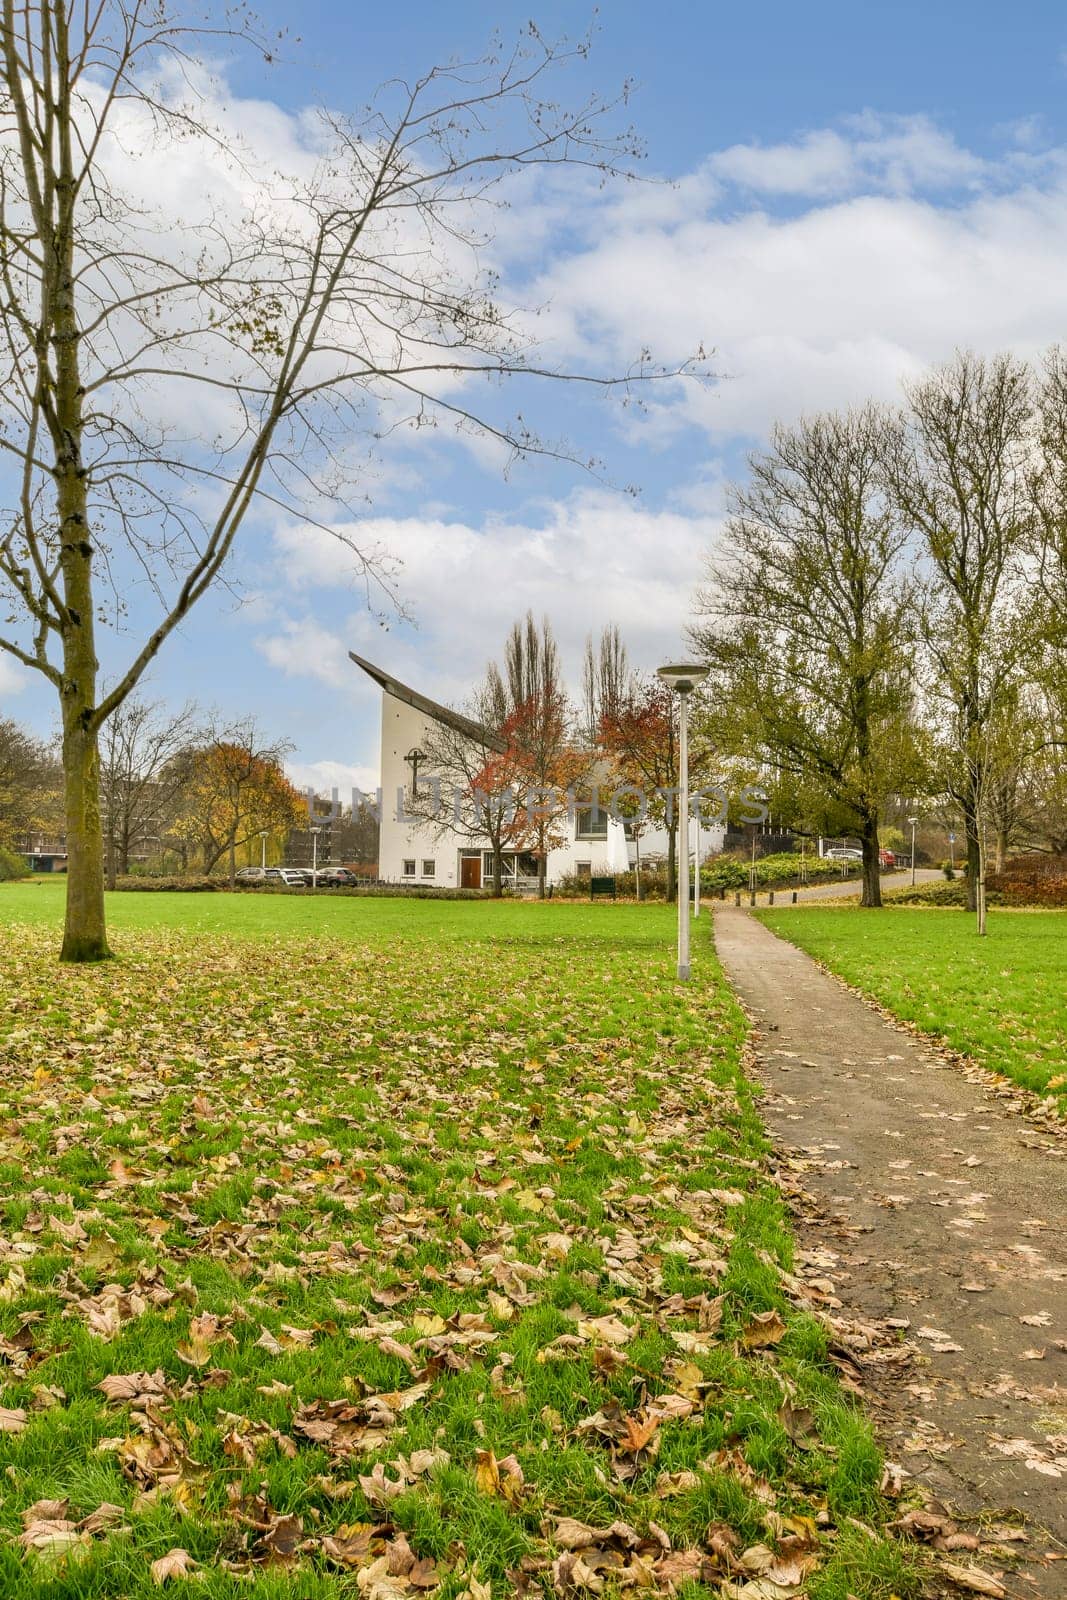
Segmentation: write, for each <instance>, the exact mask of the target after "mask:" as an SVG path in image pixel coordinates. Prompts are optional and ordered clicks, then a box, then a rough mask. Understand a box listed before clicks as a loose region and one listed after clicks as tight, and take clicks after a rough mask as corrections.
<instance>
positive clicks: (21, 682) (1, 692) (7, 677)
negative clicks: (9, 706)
mask: <svg viewBox="0 0 1067 1600" xmlns="http://www.w3.org/2000/svg"><path fill="white" fill-rule="evenodd" d="M25 687H26V678H25V675H24V674H23V673H22V672H21V671H20V669H19V668H18V667H17V666H16V665H15V663H14V662H13V661H12V659H11V657H10V656H7V655H4V654H3V653H2V652H0V715H2V714H3V709H4V706H3V697H4V696H5V695H9V694H18V693H20V691H21V690H22V689H24V688H25Z"/></svg>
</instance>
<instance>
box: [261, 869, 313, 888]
mask: <svg viewBox="0 0 1067 1600" xmlns="http://www.w3.org/2000/svg"><path fill="white" fill-rule="evenodd" d="M266 881H267V882H268V883H272V884H274V886H275V887H277V886H278V885H279V884H281V886H282V887H283V888H285V889H306V888H307V879H306V878H305V877H304V874H303V873H302V872H298V871H297V870H296V868H295V867H268V868H267V871H266Z"/></svg>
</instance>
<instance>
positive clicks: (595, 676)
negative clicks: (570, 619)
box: [582, 622, 633, 749]
mask: <svg viewBox="0 0 1067 1600" xmlns="http://www.w3.org/2000/svg"><path fill="white" fill-rule="evenodd" d="M632 676H633V675H632V672H631V670H630V660H629V656H628V654H627V651H626V646H625V644H624V643H623V638H622V634H621V633H620V632H619V628H618V624H617V623H614V622H611V623H609V624H608V625H607V627H605V628H602V629H601V632H600V640H599V643H598V645H597V646H596V648H594V646H593V636H592V634H590V635H589V637H588V638H587V639H586V641H585V657H584V659H583V662H582V715H583V718H584V721H585V736H586V740H587V742H588V744H589V748H590V749H595V748H596V746H597V745H598V744H599V742H600V732H601V727H602V724H603V722H604V718H605V717H612V718H613V717H615V716H616V715H617V714H618V711H619V708H620V707H621V706H622V705H623V704H624V702H625V700H626V696H627V694H628V692H629V689H630V683H631V679H632Z"/></svg>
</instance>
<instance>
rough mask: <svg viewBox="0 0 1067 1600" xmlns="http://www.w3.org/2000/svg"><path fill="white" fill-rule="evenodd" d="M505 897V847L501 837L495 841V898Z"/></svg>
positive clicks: (501, 898)
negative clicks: (500, 839)
mask: <svg viewBox="0 0 1067 1600" xmlns="http://www.w3.org/2000/svg"><path fill="white" fill-rule="evenodd" d="M503 898H504V848H503V846H502V844H501V843H500V841H499V839H494V841H493V899H494V900H503Z"/></svg>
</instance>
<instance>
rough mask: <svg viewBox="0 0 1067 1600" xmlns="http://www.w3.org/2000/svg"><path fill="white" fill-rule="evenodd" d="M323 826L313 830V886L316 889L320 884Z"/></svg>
mask: <svg viewBox="0 0 1067 1600" xmlns="http://www.w3.org/2000/svg"><path fill="white" fill-rule="evenodd" d="M321 832H322V829H321V828H312V830H311V887H312V890H313V891H314V890H315V889H317V888H318V886H319V834H320V833H321Z"/></svg>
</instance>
